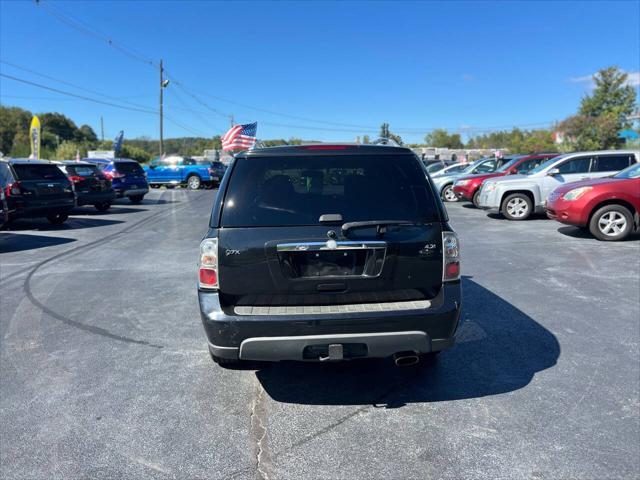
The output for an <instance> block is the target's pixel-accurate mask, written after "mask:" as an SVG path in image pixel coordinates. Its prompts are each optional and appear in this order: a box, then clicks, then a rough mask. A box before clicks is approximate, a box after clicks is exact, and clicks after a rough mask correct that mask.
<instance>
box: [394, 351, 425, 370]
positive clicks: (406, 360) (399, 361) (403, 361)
mask: <svg viewBox="0 0 640 480" xmlns="http://www.w3.org/2000/svg"><path fill="white" fill-rule="evenodd" d="M393 361H394V362H395V364H396V367H410V366H411V365H417V364H418V362H420V357H419V356H418V355H417V354H416V353H415V352H398V353H395V354H394V355H393Z"/></svg>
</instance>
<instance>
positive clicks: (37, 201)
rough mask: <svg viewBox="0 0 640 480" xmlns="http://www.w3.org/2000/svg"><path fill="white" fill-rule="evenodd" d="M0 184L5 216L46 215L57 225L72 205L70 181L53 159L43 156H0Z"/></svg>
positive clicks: (61, 221) (12, 217)
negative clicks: (6, 157)
mask: <svg viewBox="0 0 640 480" xmlns="http://www.w3.org/2000/svg"><path fill="white" fill-rule="evenodd" d="M0 187H2V189H3V190H4V195H5V202H6V206H7V210H8V217H9V218H8V220H13V219H15V218H24V217H46V218H47V220H49V222H51V223H52V224H54V225H60V224H62V223H64V222H65V221H66V220H67V218H68V217H69V211H71V209H72V208H73V207H74V206H75V201H74V193H73V187H72V185H71V181H70V180H69V179H68V178H67V177H66V176H65V174H64V173H62V171H61V170H60V169H59V168H58V166H57V165H56V164H55V163H51V162H48V161H46V160H26V159H3V160H0Z"/></svg>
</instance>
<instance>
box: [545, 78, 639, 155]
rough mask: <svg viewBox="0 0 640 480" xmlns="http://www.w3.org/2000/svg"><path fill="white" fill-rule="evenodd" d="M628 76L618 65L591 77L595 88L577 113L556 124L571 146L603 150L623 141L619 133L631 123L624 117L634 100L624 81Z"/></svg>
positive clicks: (629, 87)
mask: <svg viewBox="0 0 640 480" xmlns="http://www.w3.org/2000/svg"><path fill="white" fill-rule="evenodd" d="M627 78H628V76H627V74H626V73H624V72H623V71H622V70H620V69H619V68H618V67H609V68H604V69H602V70H600V71H599V72H598V73H596V74H595V75H594V76H593V81H594V83H595V88H594V89H593V92H592V93H591V95H587V96H585V97H584V98H583V99H582V101H581V103H580V110H579V111H578V114H577V115H574V116H571V117H569V118H567V119H566V120H564V121H563V122H561V123H560V124H559V125H558V130H560V131H561V132H563V133H564V134H565V137H566V138H567V141H566V143H568V144H569V146H570V147H571V148H575V149H578V150H606V149H610V148H616V147H619V146H620V145H621V144H622V140H621V139H620V138H619V137H618V133H619V132H620V131H621V130H623V129H625V128H629V127H630V126H631V123H630V121H629V120H628V119H627V117H628V116H629V115H631V113H632V112H633V110H634V108H635V103H636V92H635V90H634V89H633V87H631V86H630V85H627V84H626V83H627ZM565 147H567V146H566V145H565Z"/></svg>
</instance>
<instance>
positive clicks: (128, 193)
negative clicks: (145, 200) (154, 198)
mask: <svg viewBox="0 0 640 480" xmlns="http://www.w3.org/2000/svg"><path fill="white" fill-rule="evenodd" d="M114 190H115V192H116V197H117V198H122V197H132V196H134V195H146V194H147V193H149V188H148V187H145V188H126V187H125V188H114Z"/></svg>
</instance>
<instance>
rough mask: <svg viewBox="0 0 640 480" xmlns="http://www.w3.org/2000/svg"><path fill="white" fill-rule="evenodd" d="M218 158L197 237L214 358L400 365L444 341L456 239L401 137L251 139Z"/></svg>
mask: <svg viewBox="0 0 640 480" xmlns="http://www.w3.org/2000/svg"><path fill="white" fill-rule="evenodd" d="M229 169H230V171H229V172H227V175H225V177H224V180H223V182H222V185H221V186H220V190H219V191H218V196H217V199H216V202H215V204H214V207H213V211H212V214H211V219H210V223H209V227H210V229H209V231H208V233H207V234H206V236H205V238H204V239H203V241H202V243H201V245H200V259H199V284H198V296H199V303H200V312H201V317H202V321H203V324H204V328H205V332H206V335H207V338H208V341H209V351H210V353H211V356H212V358H213V360H214V361H216V362H217V363H220V364H225V363H235V362H238V361H241V360H256V361H278V360H309V361H314V360H316V361H318V360H342V359H353V358H366V357H388V356H394V357H395V361H396V363H397V364H399V365H402V364H404V365H407V364H413V363H416V362H418V360H419V358H420V356H421V355H429V354H433V353H435V352H437V351H440V350H442V349H444V348H446V347H449V346H451V345H452V344H453V335H454V332H455V330H456V328H457V325H458V318H459V314H460V299H461V292H460V258H459V245H458V239H457V237H456V234H455V233H454V232H453V230H452V229H451V227H450V225H449V224H448V218H447V213H446V210H445V209H444V207H443V205H442V203H441V201H440V198H439V196H438V194H437V192H436V191H435V190H434V187H433V185H432V184H431V181H430V179H429V177H428V175H427V174H426V171H425V167H424V165H423V164H422V162H421V161H420V160H419V159H418V157H417V156H416V155H415V154H414V153H413V152H412V151H411V150H409V149H406V148H401V147H394V146H380V145H350V144H349V145H325V144H314V145H302V146H284V147H271V148H259V149H255V150H250V151H248V152H245V153H241V154H239V155H237V156H236V158H235V160H234V162H233V163H232V164H231V166H230V167H229Z"/></svg>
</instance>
